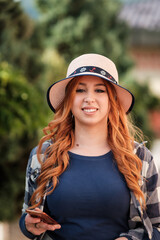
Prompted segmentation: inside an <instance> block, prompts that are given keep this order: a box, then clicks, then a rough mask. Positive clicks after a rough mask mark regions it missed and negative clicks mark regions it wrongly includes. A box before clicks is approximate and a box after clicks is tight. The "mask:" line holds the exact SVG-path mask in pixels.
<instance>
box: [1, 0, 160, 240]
mask: <svg viewBox="0 0 160 240" xmlns="http://www.w3.org/2000/svg"><path fill="white" fill-rule="evenodd" d="M90 52H93V53H99V54H102V55H105V56H107V57H109V58H111V59H112V60H113V61H114V62H115V64H116V65H117V68H118V71H119V77H120V82H121V83H122V84H123V86H125V87H128V88H129V89H130V90H131V91H132V92H133V94H134V95H135V98H136V102H135V107H134V110H133V112H132V118H133V120H134V123H135V125H137V126H138V127H139V128H140V129H141V130H142V131H143V133H144V135H145V140H146V141H148V143H147V147H148V148H149V149H151V151H152V153H153V155H154V157H155V159H156V162H157V166H158V168H159V169H160V0H99V1H96V0H81V1H80V0H61V1H59V0H48V1H46V0H21V1H20V0H19V1H18V0H0V105H1V108H0V154H1V155H0V185H1V186H0V240H17V239H18V240H25V239H26V238H25V237H23V236H22V234H21V233H20V230H19V228H18V219H19V217H20V215H21V207H22V203H23V197H24V183H25V169H26V165H27V161H28V156H29V153H30V151H31V149H32V148H33V147H34V146H36V145H37V143H38V140H39V139H40V137H41V136H42V129H43V128H44V127H45V126H46V124H47V123H48V122H49V121H50V120H51V119H52V118H53V113H52V112H51V110H50V109H49V107H48V106H47V103H46V90H47V88H48V87H49V86H50V85H51V84H52V83H53V82H54V81H56V80H59V79H61V78H63V77H65V73H66V69H67V66H68V63H69V62H70V61H71V60H72V59H73V58H75V57H77V56H79V55H81V54H83V53H90Z"/></svg>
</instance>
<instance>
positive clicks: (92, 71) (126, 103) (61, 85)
mask: <svg viewBox="0 0 160 240" xmlns="http://www.w3.org/2000/svg"><path fill="white" fill-rule="evenodd" d="M84 75H91V76H97V77H100V78H102V79H104V80H106V81H108V82H110V83H111V84H113V86H114V87H115V89H116V92H117V96H118V97H119V99H120V101H121V103H122V106H123V108H124V110H125V112H126V113H129V112H130V111H131V110H132V108H133V105H134V96H133V94H132V93H131V92H130V91H129V90H128V89H126V88H124V87H122V86H120V85H119V83H118V72H117V69H116V66H115V64H114V63H113V62H112V61H111V60H110V59H109V58H107V57H104V56H102V55H99V54H94V53H90V54H84V55H81V56H79V57H77V58H75V59H74V60H73V61H72V62H71V63H70V64H69V66H68V71H67V75H66V78H64V79H62V80H60V81H58V82H55V83H53V84H52V85H51V86H50V87H49V89H48V91H47V101H48V104H49V106H50V108H51V109H52V111H53V112H55V111H56V109H57V107H58V106H59V104H60V103H61V102H62V101H63V99H64V96H65V89H66V86H67V84H68V83H69V82H70V81H71V80H72V79H73V78H75V77H78V76H84Z"/></svg>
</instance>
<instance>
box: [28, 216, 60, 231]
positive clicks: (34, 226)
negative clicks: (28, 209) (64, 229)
mask: <svg viewBox="0 0 160 240" xmlns="http://www.w3.org/2000/svg"><path fill="white" fill-rule="evenodd" d="M25 225H26V228H27V230H28V231H29V232H31V233H32V234H34V235H40V234H42V233H43V232H45V231H47V230H50V231H55V230H56V229H60V228H61V225H60V224H55V225H53V224H47V223H44V222H43V221H41V219H40V218H34V217H31V215H30V214H27V215H26V217H25Z"/></svg>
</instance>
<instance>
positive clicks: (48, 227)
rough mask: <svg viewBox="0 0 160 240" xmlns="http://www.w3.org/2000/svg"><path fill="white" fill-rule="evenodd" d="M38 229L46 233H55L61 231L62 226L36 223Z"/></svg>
mask: <svg viewBox="0 0 160 240" xmlns="http://www.w3.org/2000/svg"><path fill="white" fill-rule="evenodd" d="M36 228H38V229H41V230H42V229H43V230H45V231H47V230H50V231H54V230H56V229H60V228H61V225H60V224H56V225H53V224H47V223H44V222H42V221H41V222H40V223H36Z"/></svg>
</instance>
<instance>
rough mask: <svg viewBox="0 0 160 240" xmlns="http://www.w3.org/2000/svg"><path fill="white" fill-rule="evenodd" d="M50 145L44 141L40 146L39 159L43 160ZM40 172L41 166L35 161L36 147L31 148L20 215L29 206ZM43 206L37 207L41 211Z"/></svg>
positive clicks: (50, 142)
mask: <svg viewBox="0 0 160 240" xmlns="http://www.w3.org/2000/svg"><path fill="white" fill-rule="evenodd" d="M51 144H52V141H46V142H44V143H43V145H42V150H41V159H42V160H44V152H45V151H46V149H47V148H48V147H49V146H50V145H51ZM40 172H41V165H40V163H39V161H38V159H37V147H35V148H33V150H32V151H31V153H30V156H29V160H28V164H27V169H26V179H25V195H24V203H23V208H22V213H24V212H25V210H26V209H27V208H28V207H29V205H30V199H31V196H32V194H33V192H34V191H35V189H36V188H37V184H36V180H37V178H38V176H39V174H40ZM43 204H44V201H43V203H42V205H41V206H39V207H40V208H41V209H42V210H43Z"/></svg>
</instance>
